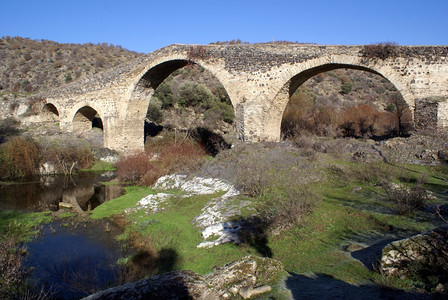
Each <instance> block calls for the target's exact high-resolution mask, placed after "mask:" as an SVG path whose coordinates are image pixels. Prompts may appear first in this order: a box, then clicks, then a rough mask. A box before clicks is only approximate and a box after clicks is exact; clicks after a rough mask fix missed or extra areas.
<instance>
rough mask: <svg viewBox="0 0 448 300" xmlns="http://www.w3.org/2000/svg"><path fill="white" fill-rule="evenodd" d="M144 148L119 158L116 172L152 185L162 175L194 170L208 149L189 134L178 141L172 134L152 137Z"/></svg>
mask: <svg viewBox="0 0 448 300" xmlns="http://www.w3.org/2000/svg"><path fill="white" fill-rule="evenodd" d="M165 134H166V133H165ZM145 149H146V150H145V152H141V153H136V154H134V155H130V156H127V157H123V158H121V159H120V161H119V162H118V164H117V175H118V176H119V177H120V178H121V179H123V180H125V181H132V182H139V183H140V184H143V185H151V184H153V183H155V182H156V181H157V179H158V178H160V177H161V176H163V175H167V174H172V173H178V172H190V171H192V170H194V169H195V168H197V167H199V166H200V165H201V163H202V162H203V161H204V159H203V157H204V156H205V155H206V152H205V150H204V149H203V148H202V147H201V146H200V145H199V144H198V143H197V142H196V141H194V140H193V139H192V138H190V137H188V136H187V135H185V136H184V138H183V139H182V140H179V141H177V139H175V138H174V136H172V135H170V134H166V136H165V137H164V138H162V139H160V138H153V139H150V140H149V141H148V142H147V143H146V145H145Z"/></svg>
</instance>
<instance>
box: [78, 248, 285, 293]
mask: <svg viewBox="0 0 448 300" xmlns="http://www.w3.org/2000/svg"><path fill="white" fill-rule="evenodd" d="M284 274H285V271H284V269H283V265H282V264H281V263H280V262H279V261H276V260H274V259H270V258H261V257H253V256H246V257H243V258H242V259H241V260H239V261H236V262H233V263H230V264H228V265H226V266H224V267H222V268H217V269H215V271H214V272H213V273H211V274H209V275H207V276H201V275H199V274H196V273H194V272H191V271H173V272H169V273H165V274H161V275H157V276H154V277H151V278H147V279H143V280H140V281H138V282H133V283H128V284H125V285H122V286H118V287H114V288H111V289H108V290H105V291H102V292H99V293H96V294H93V295H90V296H88V297H86V298H84V299H86V300H96V299H229V298H234V297H242V298H244V299H249V298H251V297H253V296H256V295H260V294H263V293H267V292H270V291H271V286H272V285H274V284H277V283H278V282H279V281H280V280H281V279H282V277H283V276H284Z"/></svg>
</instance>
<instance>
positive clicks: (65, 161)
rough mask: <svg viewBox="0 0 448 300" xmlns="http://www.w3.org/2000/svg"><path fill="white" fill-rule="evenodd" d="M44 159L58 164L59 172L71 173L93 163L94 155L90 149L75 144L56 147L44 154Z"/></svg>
mask: <svg viewBox="0 0 448 300" xmlns="http://www.w3.org/2000/svg"><path fill="white" fill-rule="evenodd" d="M42 156H43V160H44V161H46V162H50V163H52V164H54V165H55V166H56V170H57V172H59V173H62V174H65V175H70V174H72V173H73V172H75V171H76V170H78V169H83V168H88V167H90V166H91V165H92V163H93V161H94V157H93V154H92V152H91V151H90V149H88V148H81V147H75V146H65V147H55V148H50V149H47V150H45V151H44V152H43V154H42Z"/></svg>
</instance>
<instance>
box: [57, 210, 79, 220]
mask: <svg viewBox="0 0 448 300" xmlns="http://www.w3.org/2000/svg"><path fill="white" fill-rule="evenodd" d="M74 216H76V214H75V213H72V212H69V211H66V212H63V213H62V214H60V215H58V218H60V219H65V218H71V217H74Z"/></svg>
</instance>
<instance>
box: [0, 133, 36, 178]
mask: <svg viewBox="0 0 448 300" xmlns="http://www.w3.org/2000/svg"><path fill="white" fill-rule="evenodd" d="M39 162H40V150H39V145H38V144H37V143H36V142H35V141H34V140H33V139H30V138H23V137H15V138H12V139H11V140H9V141H8V142H7V143H5V144H4V145H3V146H2V147H1V148H0V177H1V178H2V179H17V178H24V177H30V176H32V175H34V174H36V170H37V168H38V166H39Z"/></svg>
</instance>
